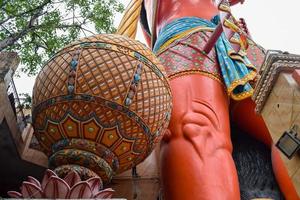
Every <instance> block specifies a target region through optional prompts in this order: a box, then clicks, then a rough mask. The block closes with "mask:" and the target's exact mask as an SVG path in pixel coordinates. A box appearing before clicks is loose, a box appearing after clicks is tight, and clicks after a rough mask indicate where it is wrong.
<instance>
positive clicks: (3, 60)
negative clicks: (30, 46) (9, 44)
mask: <svg viewBox="0 0 300 200" xmlns="http://www.w3.org/2000/svg"><path fill="white" fill-rule="evenodd" d="M19 63H20V58H19V56H18V54H17V53H16V52H0V81H5V83H9V82H10V80H11V79H12V76H13V74H14V72H15V71H16V69H17V67H18V65H19ZM6 85H7V84H6Z"/></svg>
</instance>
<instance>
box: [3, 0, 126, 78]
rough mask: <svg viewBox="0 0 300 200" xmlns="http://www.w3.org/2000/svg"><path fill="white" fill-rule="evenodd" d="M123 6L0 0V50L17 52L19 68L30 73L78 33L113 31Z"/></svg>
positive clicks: (80, 0)
mask: <svg viewBox="0 0 300 200" xmlns="http://www.w3.org/2000/svg"><path fill="white" fill-rule="evenodd" d="M123 9H124V8H123V4H121V3H119V1H118V0H0V51H2V50H5V51H16V52H18V54H19V56H20V57H21V62H22V64H23V65H24V66H25V67H23V68H21V70H22V71H23V72H25V73H27V74H28V75H34V74H36V73H37V71H38V70H39V69H40V67H41V66H42V64H43V63H44V62H45V61H46V60H48V59H49V57H51V56H52V55H53V54H54V53H55V52H56V51H57V50H58V49H60V48H62V47H63V46H64V45H66V44H68V43H70V42H71V41H73V40H75V39H78V37H79V36H80V35H87V34H88V35H91V34H94V31H93V30H95V32H97V33H111V32H114V31H115V28H114V27H113V17H114V15H115V14H116V13H117V12H122V11H123ZM93 26H94V27H93Z"/></svg>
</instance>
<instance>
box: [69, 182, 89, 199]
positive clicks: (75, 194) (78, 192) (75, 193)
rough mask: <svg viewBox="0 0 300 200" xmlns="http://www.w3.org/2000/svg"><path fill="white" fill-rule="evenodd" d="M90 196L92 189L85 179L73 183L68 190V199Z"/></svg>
mask: <svg viewBox="0 0 300 200" xmlns="http://www.w3.org/2000/svg"><path fill="white" fill-rule="evenodd" d="M91 197H92V190H91V187H90V185H89V184H88V183H87V182H86V181H81V182H79V183H77V184H75V185H74V186H73V187H72V189H71V192H70V195H69V198H70V199H89V198H91Z"/></svg>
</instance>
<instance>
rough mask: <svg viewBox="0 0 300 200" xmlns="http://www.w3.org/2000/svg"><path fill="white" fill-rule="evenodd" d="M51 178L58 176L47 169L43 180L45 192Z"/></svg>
mask: <svg viewBox="0 0 300 200" xmlns="http://www.w3.org/2000/svg"><path fill="white" fill-rule="evenodd" d="M51 176H56V177H57V175H56V174H55V173H54V172H53V171H52V170H50V169H47V170H46V171H45V174H44V177H43V180H42V189H43V190H44V189H45V186H46V184H47V183H48V181H49V178H50V177H51Z"/></svg>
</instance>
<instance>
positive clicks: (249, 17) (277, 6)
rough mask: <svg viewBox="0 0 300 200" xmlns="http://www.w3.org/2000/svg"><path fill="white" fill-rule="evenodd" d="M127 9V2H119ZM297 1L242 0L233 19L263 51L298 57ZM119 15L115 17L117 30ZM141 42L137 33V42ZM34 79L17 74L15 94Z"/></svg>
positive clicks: (29, 89) (28, 90) (29, 87)
mask: <svg viewBox="0 0 300 200" xmlns="http://www.w3.org/2000/svg"><path fill="white" fill-rule="evenodd" d="M121 1H122V2H124V5H128V3H129V0H121ZM299 8H300V1H299V0H284V1H283V0H245V3H244V4H242V5H236V6H234V7H233V8H232V12H233V15H234V16H235V17H236V18H240V17H243V18H244V19H245V21H246V23H247V27H248V29H249V31H250V33H251V35H252V38H253V39H254V41H255V42H256V43H258V44H260V45H261V46H263V47H264V48H265V49H274V50H282V51H288V52H290V53H295V54H300V26H299V22H298V20H300V9H299ZM121 18H122V15H121V14H119V15H116V18H115V26H118V24H119V22H120V20H121ZM136 39H138V40H140V41H141V42H144V39H143V36H142V33H141V32H140V30H138V34H137V38H136ZM34 79H35V77H27V76H26V75H25V74H21V78H17V77H16V78H15V83H16V87H17V90H18V92H19V93H29V94H31V93H32V88H33V85H34Z"/></svg>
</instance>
